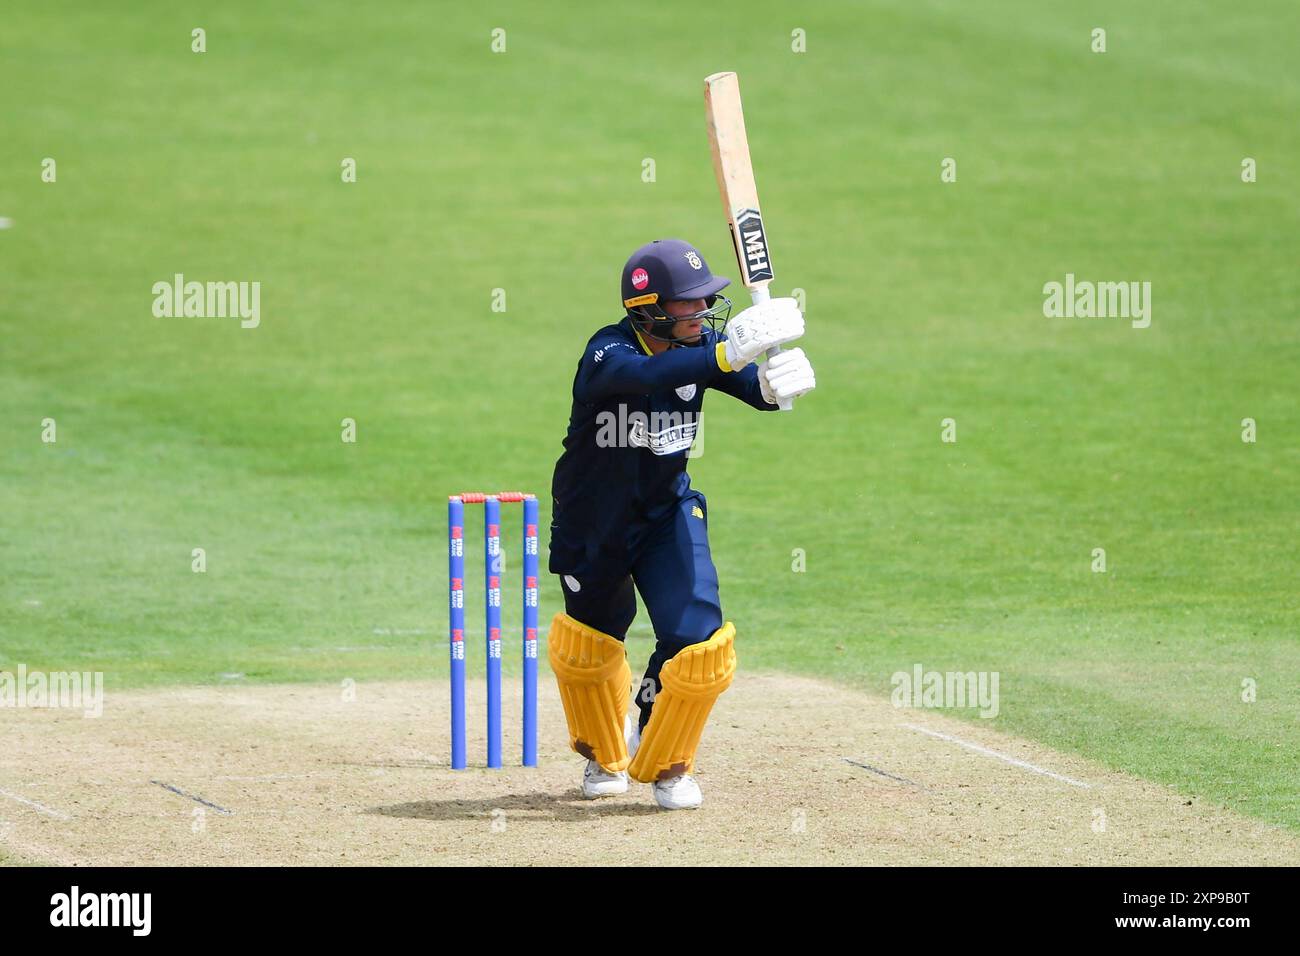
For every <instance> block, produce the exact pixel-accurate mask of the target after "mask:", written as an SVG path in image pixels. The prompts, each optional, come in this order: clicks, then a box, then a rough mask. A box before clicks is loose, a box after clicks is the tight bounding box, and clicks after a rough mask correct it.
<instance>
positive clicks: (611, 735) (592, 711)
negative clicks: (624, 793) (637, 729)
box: [547, 611, 632, 770]
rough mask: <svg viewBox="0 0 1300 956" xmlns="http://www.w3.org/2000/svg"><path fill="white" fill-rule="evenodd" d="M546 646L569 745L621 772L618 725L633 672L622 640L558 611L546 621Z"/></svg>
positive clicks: (624, 759)
mask: <svg viewBox="0 0 1300 956" xmlns="http://www.w3.org/2000/svg"><path fill="white" fill-rule="evenodd" d="M547 647H548V652H549V656H550V659H551V670H553V671H555V680H556V682H557V683H558V684H559V685H560V700H561V701H562V702H563V703H564V717H565V719H566V720H567V721H568V722H569V746H571V747H572V748H573V749H574V750H576V751H577V752H578V753H580V754H582V755H583V756H584V757H586V758H587V759H588V760H594V761H596V763H598V764H600V765H601V766H602V767H604V768H605V769H606V770H626V769H627V765H628V763H629V761H630V758H629V757H628V755H627V741H626V740H624V739H623V721H624V719H625V718H626V717H627V701H628V692H629V690H630V689H631V686H632V669H631V668H630V667H628V664H627V652H626V651H625V650H624V649H623V642H622V641H620V640H619V639H618V638H615V637H610V636H609V635H608V634H602V633H601V632H600V631H597V630H595V629H594V628H590V627H587V625H585V624H583V623H582V622H581V621H578V620H576V619H574V618H571V617H569V615H567V614H565V613H564V612H563V611H561V612H560V613H558V614H556V615H555V617H554V619H552V621H551V632H550V636H549V637H548V638H547Z"/></svg>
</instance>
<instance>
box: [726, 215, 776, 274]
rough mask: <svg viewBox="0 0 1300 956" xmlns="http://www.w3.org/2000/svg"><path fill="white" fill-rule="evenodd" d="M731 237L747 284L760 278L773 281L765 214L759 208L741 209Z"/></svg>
mask: <svg viewBox="0 0 1300 956" xmlns="http://www.w3.org/2000/svg"><path fill="white" fill-rule="evenodd" d="M731 238H732V239H733V240H734V241H735V243H736V261H737V262H739V263H740V270H741V272H742V273H744V275H743V276H742V278H743V279H744V281H745V285H747V286H749V285H754V284H755V283H757V282H759V281H760V280H766V281H768V282H770V281H772V264H771V263H770V262H769V261H768V257H767V233H766V232H765V231H764V230H763V214H762V213H761V212H759V211H758V210H757V209H741V210H740V211H738V212H737V213H736V215H735V218H734V219H733V220H732V225H731Z"/></svg>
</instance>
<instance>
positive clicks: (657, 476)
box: [548, 239, 816, 810]
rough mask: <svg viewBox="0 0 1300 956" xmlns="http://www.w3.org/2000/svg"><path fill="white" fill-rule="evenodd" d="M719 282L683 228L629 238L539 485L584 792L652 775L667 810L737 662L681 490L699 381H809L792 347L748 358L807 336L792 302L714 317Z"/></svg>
mask: <svg viewBox="0 0 1300 956" xmlns="http://www.w3.org/2000/svg"><path fill="white" fill-rule="evenodd" d="M728 284H729V280H728V279H724V278H721V277H719V276H715V275H713V274H712V273H711V272H710V271H709V267H708V265H707V264H706V263H705V261H704V257H703V256H701V255H700V253H699V251H698V250H697V249H695V248H694V247H693V246H691V245H690V244H689V243H687V242H683V241H681V240H680V239H660V240H656V241H655V242H651V243H649V244H647V245H644V246H642V247H641V248H640V249H638V250H637V251H636V252H634V253H633V254H632V257H631V258H630V259H628V261H627V264H626V265H625V266H624V267H623V282H622V301H623V308H624V309H625V310H626V312H627V314H626V316H625V317H624V318H623V319H622V321H620V322H619V323H617V324H616V325H607V326H605V327H604V328H603V329H601V330H600V331H598V332H597V333H596V334H595V335H593V336H592V337H591V338H590V339H589V340H588V342H587V345H586V348H585V349H584V350H583V354H582V358H581V360H580V361H579V362H578V371H577V374H576V375H575V376H574V379H573V407H572V411H571V412H570V416H569V430H568V434H567V435H566V437H565V439H564V453H563V454H562V455H561V456H560V459H559V461H558V462H556V465H555V476H554V479H553V481H552V485H551V493H552V496H553V498H554V501H553V505H552V521H551V555H550V570H551V572H552V573H554V574H557V575H559V577H560V582H561V585H560V586H561V590H562V591H563V592H564V607H565V609H564V611H563V612H560V613H558V614H556V615H555V619H554V620H553V621H552V622H551V630H550V638H549V642H548V643H549V654H550V662H551V668H552V670H554V672H555V677H556V680H557V682H558V683H559V688H560V698H561V700H562V701H563V703H564V715H565V718H566V719H567V721H568V725H569V743H570V745H571V746H572V747H573V749H574V750H576V751H577V752H578V753H580V754H581V755H582V756H584V757H586V758H587V765H586V768H585V770H584V772H583V779H582V792H583V795H584V796H586V797H589V798H595V797H601V796H606V795H609V794H619V793H626V792H627V788H628V777H629V776H631V777H632V779H634V780H638V781H640V782H642V783H648V784H651V786H652V787H653V791H654V797H655V801H656V802H657V803H658V804H659V806H661V807H663V808H664V809H667V810H678V809H687V808H694V807H698V806H699V805H700V802H701V799H702V797H701V794H700V787H699V784H698V783H697V782H696V781H695V778H694V777H693V776H692V771H693V770H694V762H695V750H696V748H697V747H698V746H699V742H700V737H701V735H702V734H703V732H704V725H705V722H706V721H707V720H708V716H709V711H710V710H711V709H712V708H713V703H714V701H716V700H717V698H718V696H719V695H720V694H721V693H722V692H723V691H724V690H726V689H727V687H728V686H730V684H731V680H732V678H733V677H734V675H735V672H736V653H735V648H734V644H735V637H736V629H735V627H734V626H733V625H732V624H731V622H726V623H724V622H723V617H722V607H721V604H720V601H719V597H718V573H717V570H716V569H715V568H714V566H713V558H712V557H711V555H710V553H709V538H708V514H709V511H708V504H707V502H706V501H705V499H704V496H703V495H702V494H700V492H698V491H696V490H695V489H694V488H692V487H691V479H690V476H689V475H688V474H687V473H686V459H687V452H688V451H689V450H690V447H691V444H692V441H693V440H694V438H695V433H696V430H697V429H698V427H699V415H700V408H701V406H702V405H703V403H704V393H705V391H706V390H707V389H717V390H718V391H721V392H725V393H726V394H728V395H730V396H732V397H733V398H737V399H740V400H741V401H742V402H745V403H747V404H749V405H752V406H753V407H754V408H756V409H758V410H760V411H773V410H775V409H776V407H777V403H778V401H780V400H784V399H787V398H795V397H798V396H800V395H803V394H805V393H806V392H809V391H811V390H812V389H813V387H814V386H815V385H816V380H815V378H814V377H813V370H812V366H811V365H810V364H809V363H808V359H807V358H806V357H805V356H804V353H803V350H802V349H797V348H796V349H791V350H789V351H784V352H781V353H779V354H777V355H775V356H773V357H771V358H769V359H768V360H767V361H766V362H765V363H764V364H762V365H757V364H755V359H756V358H758V357H759V356H761V355H762V354H763V353H764V352H766V351H767V350H768V349H769V348H772V347H773V346H779V345H784V344H785V343H787V342H791V341H794V340H795V339H797V338H799V337H800V336H801V335H803V331H804V322H803V315H802V314H801V313H800V311H799V308H798V306H797V305H796V304H795V300H794V299H789V298H778V299H771V300H769V301H767V302H763V303H760V304H758V305H755V306H753V307H751V308H748V309H745V310H744V311H743V312H741V313H739V314H738V315H736V316H735V317H734V318H732V319H731V320H730V321H729V322H728V321H727V318H728V316H729V315H730V312H731V301H730V300H729V299H727V297H726V296H724V295H722V294H721V292H722V290H723V289H724V288H725V287H726V286H727V285H728ZM719 325H722V326H724V328H723V329H719ZM706 326H707V328H706ZM634 587H635V589H636V591H639V592H640V594H641V600H642V602H643V603H644V604H645V606H646V610H647V611H648V612H649V614H650V620H651V623H652V624H653V625H654V633H655V649H654V652H653V653H652V654H651V655H650V661H649V665H648V666H647V667H646V671H645V676H644V678H643V680H642V681H641V685H640V688H639V690H638V691H637V693H636V703H637V707H638V709H639V711H640V714H639V717H638V719H637V720H636V721H635V722H633V720H632V719H631V717H630V716H629V715H628V696H629V692H630V690H631V668H630V667H629V665H628V660H627V653H626V651H625V649H624V645H623V641H624V639H625V638H626V636H627V629H628V627H629V626H630V625H631V623H632V619H633V618H634V617H635V616H636V595H635V593H634V592H633V588H634Z"/></svg>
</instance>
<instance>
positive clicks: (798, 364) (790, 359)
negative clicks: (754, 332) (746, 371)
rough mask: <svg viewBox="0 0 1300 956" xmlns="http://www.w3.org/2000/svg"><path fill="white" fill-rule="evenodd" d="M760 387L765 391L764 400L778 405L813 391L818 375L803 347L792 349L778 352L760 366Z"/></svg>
mask: <svg viewBox="0 0 1300 956" xmlns="http://www.w3.org/2000/svg"><path fill="white" fill-rule="evenodd" d="M758 387H759V388H760V389H762V391H763V401H765V402H767V403H768V404H769V405H777V404H780V403H781V402H783V401H785V400H786V399H790V398H798V397H799V396H800V395H806V394H807V393H808V392H811V391H812V390H813V389H814V388H816V387H817V376H815V375H814V374H813V367H812V363H811V362H809V361H808V356H806V355H804V354H803V349H790V351H788V352H778V353H777V354H776V355H773V356H772V357H771V358H769V359H768V360H767V361H766V362H764V363H763V364H762V365H760V366H759V368H758Z"/></svg>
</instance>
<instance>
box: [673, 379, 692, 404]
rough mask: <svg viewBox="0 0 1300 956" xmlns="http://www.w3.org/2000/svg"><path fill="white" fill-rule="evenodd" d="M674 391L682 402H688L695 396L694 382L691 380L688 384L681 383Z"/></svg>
mask: <svg viewBox="0 0 1300 956" xmlns="http://www.w3.org/2000/svg"><path fill="white" fill-rule="evenodd" d="M676 392H677V397H678V398H680V399H681V400H682V401H683V402H689V401H690V400H691V399H692V398H694V397H695V384H694V383H693V382H692V383H691V384H690V385H683V386H682V387H681V388H678V389H676Z"/></svg>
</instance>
